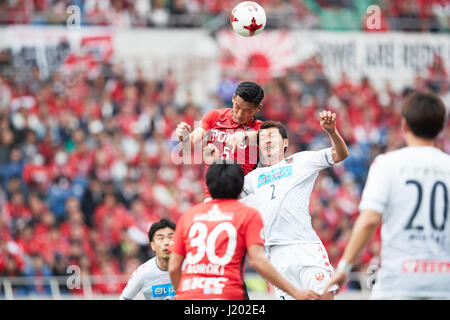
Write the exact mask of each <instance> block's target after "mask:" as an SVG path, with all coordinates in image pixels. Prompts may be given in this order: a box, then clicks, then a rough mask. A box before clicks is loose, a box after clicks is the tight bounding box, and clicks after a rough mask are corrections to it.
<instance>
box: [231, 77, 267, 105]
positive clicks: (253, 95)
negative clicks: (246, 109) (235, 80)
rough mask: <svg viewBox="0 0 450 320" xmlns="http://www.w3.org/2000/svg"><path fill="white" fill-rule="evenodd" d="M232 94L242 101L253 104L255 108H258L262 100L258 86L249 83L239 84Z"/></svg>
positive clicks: (261, 90)
mask: <svg viewBox="0 0 450 320" xmlns="http://www.w3.org/2000/svg"><path fill="white" fill-rule="evenodd" d="M234 94H235V95H237V96H239V97H241V98H242V99H244V101H247V102H253V103H254V104H255V106H259V105H260V104H261V101H262V99H264V90H263V88H261V86H260V85H259V84H257V83H254V82H250V81H245V82H241V83H240V84H239V85H238V87H237V88H236V91H235V92H234Z"/></svg>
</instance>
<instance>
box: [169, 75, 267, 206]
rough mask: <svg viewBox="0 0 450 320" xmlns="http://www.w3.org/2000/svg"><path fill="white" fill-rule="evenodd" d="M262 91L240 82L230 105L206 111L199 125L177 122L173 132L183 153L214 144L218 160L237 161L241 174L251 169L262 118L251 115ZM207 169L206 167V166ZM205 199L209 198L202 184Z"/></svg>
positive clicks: (257, 104) (256, 149)
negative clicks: (230, 106)
mask: <svg viewBox="0 0 450 320" xmlns="http://www.w3.org/2000/svg"><path fill="white" fill-rule="evenodd" d="M263 98H264V91H263V89H262V88H261V86H259V85H258V84H256V83H254V82H241V83H240V84H239V85H238V87H237V88H236V91H235V93H234V95H233V99H232V101H233V108H222V109H218V110H212V111H210V112H208V113H207V114H206V115H205V116H204V117H203V119H202V121H201V126H200V127H198V128H195V129H194V130H192V128H191V126H190V125H188V124H187V123H185V122H181V123H179V124H178V126H177V129H176V135H177V137H178V139H179V140H180V141H181V144H182V146H181V147H182V150H183V153H190V152H191V151H192V150H202V149H203V148H205V147H206V146H207V145H210V144H212V145H214V146H215V147H216V148H217V149H215V150H218V152H219V159H223V160H227V163H238V164H240V165H241V167H242V169H243V170H244V174H247V173H249V172H250V171H252V170H253V169H254V168H255V167H256V164H257V162H258V145H257V141H256V140H257V138H256V137H257V132H258V129H259V126H260V125H261V124H262V121H260V120H256V119H255V115H256V113H258V111H259V110H261V108H262V100H263ZM206 169H207V168H206ZM205 195H206V198H210V194H209V191H208V189H207V188H206V186H205Z"/></svg>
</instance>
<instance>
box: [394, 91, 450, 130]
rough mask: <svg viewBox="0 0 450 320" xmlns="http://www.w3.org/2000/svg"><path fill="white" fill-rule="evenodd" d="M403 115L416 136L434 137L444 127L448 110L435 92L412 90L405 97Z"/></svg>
mask: <svg viewBox="0 0 450 320" xmlns="http://www.w3.org/2000/svg"><path fill="white" fill-rule="evenodd" d="M402 116H403V118H405V120H406V123H407V124H408V126H409V128H410V129H411V131H412V133H413V134H414V135H415V136H417V137H420V138H425V139H434V138H436V136H437V135H438V134H439V132H441V130H442V129H443V127H444V124H445V118H446V110H445V106H444V103H443V102H442V100H441V99H440V98H439V96H437V95H436V94H435V93H432V92H422V91H412V92H411V93H410V94H408V96H407V97H406V99H405V102H404V104H403V107H402Z"/></svg>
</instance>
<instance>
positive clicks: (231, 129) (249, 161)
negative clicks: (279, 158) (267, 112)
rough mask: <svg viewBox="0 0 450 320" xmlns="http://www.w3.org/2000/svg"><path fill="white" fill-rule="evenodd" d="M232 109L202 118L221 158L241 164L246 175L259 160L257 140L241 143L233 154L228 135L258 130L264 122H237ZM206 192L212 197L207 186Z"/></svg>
mask: <svg viewBox="0 0 450 320" xmlns="http://www.w3.org/2000/svg"><path fill="white" fill-rule="evenodd" d="M232 111H233V109H230V108H225V109H218V110H212V111H210V112H208V113H207V114H206V115H205V116H204V117H203V119H202V128H203V129H205V130H206V132H207V137H208V140H207V143H213V144H214V145H215V146H216V147H217V148H218V149H219V156H220V159H233V160H234V163H238V164H240V165H241V167H242V170H243V171H244V175H246V174H247V173H249V172H250V171H252V170H253V169H254V168H255V167H256V164H257V162H258V151H259V150H258V145H257V142H256V140H255V141H253V142H252V143H250V144H249V145H247V144H241V145H240V146H238V148H237V150H236V151H235V152H234V153H233V154H231V150H230V148H229V147H227V146H226V144H225V141H226V138H227V136H229V135H232V134H233V133H235V132H239V131H242V132H245V131H257V130H258V129H259V127H260V126H261V124H262V123H263V122H262V121H261V120H251V121H249V122H247V123H245V124H237V123H236V122H234V121H233V115H232ZM206 170H208V166H206ZM205 194H206V197H207V198H208V197H211V196H210V194H209V190H208V188H206V187H205Z"/></svg>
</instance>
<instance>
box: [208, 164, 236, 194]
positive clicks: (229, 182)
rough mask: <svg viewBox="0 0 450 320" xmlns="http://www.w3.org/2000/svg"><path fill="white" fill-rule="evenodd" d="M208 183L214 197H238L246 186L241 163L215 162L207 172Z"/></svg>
mask: <svg viewBox="0 0 450 320" xmlns="http://www.w3.org/2000/svg"><path fill="white" fill-rule="evenodd" d="M206 185H207V186H208V189H209V193H210V194H211V197H212V198H213V199H237V198H238V197H239V195H240V194H241V192H242V188H243V186H244V171H243V170H242V168H241V166H240V165H239V164H235V163H232V164H227V163H225V162H224V163H214V164H212V165H211V166H210V167H209V168H208V171H207V172H206Z"/></svg>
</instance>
